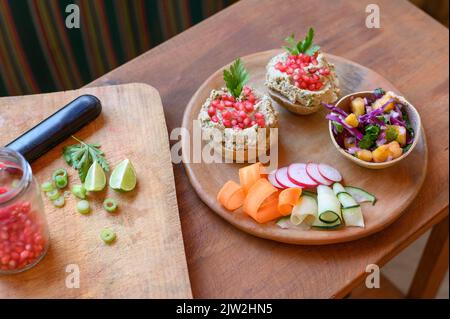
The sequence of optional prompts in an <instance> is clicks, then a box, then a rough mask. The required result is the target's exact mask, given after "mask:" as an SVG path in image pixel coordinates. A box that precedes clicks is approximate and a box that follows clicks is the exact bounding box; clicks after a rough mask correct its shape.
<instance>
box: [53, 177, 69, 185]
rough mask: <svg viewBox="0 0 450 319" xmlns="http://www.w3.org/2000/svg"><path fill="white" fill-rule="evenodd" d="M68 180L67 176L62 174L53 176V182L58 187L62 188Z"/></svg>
mask: <svg viewBox="0 0 450 319" xmlns="http://www.w3.org/2000/svg"><path fill="white" fill-rule="evenodd" d="M67 183H68V180H67V176H66V177H64V176H62V175H56V176H55V184H56V187H58V188H64V187H66V186H67Z"/></svg>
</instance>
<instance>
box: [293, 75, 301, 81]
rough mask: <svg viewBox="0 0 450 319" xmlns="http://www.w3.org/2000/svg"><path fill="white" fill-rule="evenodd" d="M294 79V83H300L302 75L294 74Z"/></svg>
mask: <svg viewBox="0 0 450 319" xmlns="http://www.w3.org/2000/svg"><path fill="white" fill-rule="evenodd" d="M292 78H293V79H294V81H298V80H299V79H300V75H299V74H294V75H293V76H292Z"/></svg>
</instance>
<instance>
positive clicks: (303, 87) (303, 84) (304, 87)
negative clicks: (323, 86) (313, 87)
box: [300, 81, 308, 89]
mask: <svg viewBox="0 0 450 319" xmlns="http://www.w3.org/2000/svg"><path fill="white" fill-rule="evenodd" d="M307 87H308V84H306V82H303V81H302V82H300V88H301V89H306V88H307Z"/></svg>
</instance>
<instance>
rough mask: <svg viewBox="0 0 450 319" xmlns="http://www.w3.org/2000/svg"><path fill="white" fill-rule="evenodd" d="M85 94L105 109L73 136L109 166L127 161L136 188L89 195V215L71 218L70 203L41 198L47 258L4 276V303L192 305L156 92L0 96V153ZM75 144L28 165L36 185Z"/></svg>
mask: <svg viewBox="0 0 450 319" xmlns="http://www.w3.org/2000/svg"><path fill="white" fill-rule="evenodd" d="M81 94H93V95H95V96H97V97H98V98H99V99H100V101H101V103H102V106H103V110H102V113H101V114H100V116H99V117H98V118H97V119H96V120H95V121H94V122H92V123H90V124H89V125H87V126H86V127H84V128H83V129H82V130H81V131H79V132H78V133H77V134H76V136H77V137H79V138H81V139H83V140H85V141H88V142H92V143H94V142H98V143H100V144H101V145H102V150H103V151H104V152H105V153H106V159H107V160H108V162H109V164H110V166H111V168H114V166H115V165H116V164H118V163H119V162H120V161H122V160H123V159H125V158H129V159H130V160H131V161H132V163H133V165H134V167H135V169H136V172H137V175H138V184H137V186H136V188H135V189H134V190H133V191H131V192H128V193H118V192H115V191H113V190H111V189H109V187H107V188H106V189H105V190H104V191H102V192H98V193H91V194H89V195H88V199H89V201H90V203H91V209H92V212H91V214H89V215H81V214H79V213H78V212H77V211H76V208H75V205H76V203H77V200H76V199H75V198H74V197H73V196H71V197H70V198H69V199H68V200H67V201H66V205H65V207H64V208H62V209H58V208H55V207H54V206H53V205H52V204H51V202H50V201H49V200H48V199H47V198H44V205H45V209H46V215H47V220H48V224H49V230H50V249H49V251H48V253H47V256H46V257H45V258H44V259H43V260H42V261H41V262H40V263H39V264H38V265H37V266H36V267H34V268H32V269H31V270H28V271H26V272H23V273H21V274H17V275H11V276H2V277H1V278H0V298H191V296H192V295H191V288H190V284H189V277H188V272H187V266H186V259H185V253H184V246H183V241H182V236H181V229H180V220H179V215H178V208H177V201H176V193H175V186H174V180H173V172H172V167H171V165H170V153H169V145H168V136H167V130H166V125H165V120H164V113H163V110H162V105H161V99H160V97H159V94H158V92H157V91H156V90H155V89H154V88H152V87H150V86H148V85H145V84H127V85H118V86H106V87H101V88H90V89H82V90H76V91H66V92H61V93H50V94H42V95H30V96H24V97H7V98H1V99H0V132H1V134H0V145H4V144H7V142H9V141H11V140H12V139H13V138H14V137H16V136H18V135H20V134H21V133H23V132H24V131H26V130H27V129H28V128H30V127H32V126H34V125H35V124H37V123H39V122H40V121H42V120H43V119H44V118H46V117H48V116H49V115H51V114H52V113H54V112H55V111H56V110H57V109H58V108H60V107H62V106H64V105H65V104H67V103H68V102H70V101H72V100H73V99H74V98H76V97H78V96H79V95H81ZM75 143H76V141H74V140H73V139H68V140H66V141H64V142H63V143H62V144H61V145H59V146H57V147H55V148H54V149H52V150H51V151H50V152H49V153H47V154H45V155H44V156H42V157H41V158H39V159H38V160H37V161H36V162H34V163H33V165H32V169H33V173H34V174H35V176H36V177H37V180H38V181H39V182H43V181H46V180H48V179H49V177H50V176H51V174H52V172H53V171H54V170H55V169H57V168H60V167H67V164H65V162H64V160H63V158H62V147H63V146H65V145H70V144H75ZM68 172H69V180H70V182H69V183H80V181H79V178H78V174H77V172H76V171H75V170H73V169H70V168H68ZM44 197H45V196H44ZM106 197H112V198H115V199H116V200H117V201H118V202H119V209H118V211H117V212H116V213H114V214H110V213H107V212H106V211H105V210H104V209H103V208H102V202H103V200H104V199H105V198H106ZM104 227H108V228H111V229H113V230H114V231H115V232H116V234H117V240H116V242H115V243H114V244H112V245H105V244H104V243H103V242H102V241H101V239H100V237H99V234H100V231H101V230H102V229H103V228H104ZM73 264H74V265H77V266H78V267H79V272H80V287H79V288H72V289H71V288H67V287H66V284H65V283H66V277H67V276H68V275H69V274H70V273H67V272H66V267H67V266H68V265H73ZM68 269H71V268H70V267H69V268H68Z"/></svg>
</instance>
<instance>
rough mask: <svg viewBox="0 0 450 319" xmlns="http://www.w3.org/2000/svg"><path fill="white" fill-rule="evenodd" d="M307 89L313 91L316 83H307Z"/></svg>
mask: <svg viewBox="0 0 450 319" xmlns="http://www.w3.org/2000/svg"><path fill="white" fill-rule="evenodd" d="M308 89H309V90H310V91H314V90H315V89H316V85H315V84H314V83H312V84H310V85H308Z"/></svg>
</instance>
